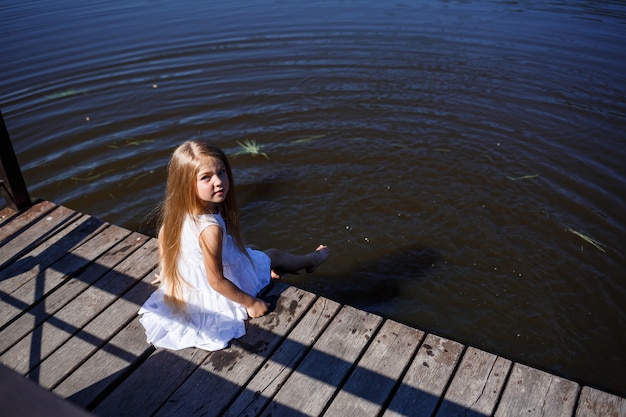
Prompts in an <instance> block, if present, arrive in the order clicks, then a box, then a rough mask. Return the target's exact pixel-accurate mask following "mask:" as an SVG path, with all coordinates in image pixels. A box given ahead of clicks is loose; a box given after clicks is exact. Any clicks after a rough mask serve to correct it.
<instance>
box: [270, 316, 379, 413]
mask: <svg viewBox="0 0 626 417" xmlns="http://www.w3.org/2000/svg"><path fill="white" fill-rule="evenodd" d="M381 322H382V318H381V317H379V316H376V315H373V314H370V313H366V312H364V311H360V310H356V309H355V308H352V307H347V306H344V307H343V308H342V309H341V311H339V313H338V314H337V316H336V317H335V318H334V319H333V321H332V322H331V323H330V325H329V326H328V328H327V329H326V330H325V331H324V333H323V334H322V336H321V337H320V338H319V340H318V341H317V342H316V343H315V345H313V349H312V350H311V351H310V352H309V353H308V354H307V355H306V357H305V358H304V359H303V361H302V362H301V363H300V365H299V366H298V367H297V368H296V369H295V371H294V372H293V373H292V374H291V375H290V377H289V378H288V379H287V381H286V382H285V384H284V385H283V386H282V388H281V389H280V391H278V393H277V394H276V396H275V397H274V400H273V401H272V403H271V404H270V405H269V406H268V407H267V409H266V410H265V411H264V412H263V413H262V415H267V416H270V415H271V416H274V417H275V416H292V415H294V414H296V415H297V414H304V415H319V414H320V413H322V411H323V410H324V408H325V406H326V404H327V403H328V402H329V401H330V400H331V398H332V396H333V395H334V394H335V392H336V391H337V390H338V389H339V387H340V386H341V384H342V382H343V381H344V379H345V378H346V377H347V375H348V373H349V372H350V370H351V369H352V367H353V364H354V362H355V361H356V360H357V359H358V357H359V356H360V355H361V352H363V350H364V349H365V347H366V346H367V344H368V343H369V340H370V339H371V338H372V335H373V334H374V332H375V331H376V330H377V329H378V327H379V326H380V323H381Z"/></svg>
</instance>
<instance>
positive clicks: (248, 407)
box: [224, 297, 341, 416]
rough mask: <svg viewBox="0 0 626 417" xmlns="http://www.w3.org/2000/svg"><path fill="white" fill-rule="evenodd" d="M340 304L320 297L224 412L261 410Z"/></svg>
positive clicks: (251, 413) (240, 412)
mask: <svg viewBox="0 0 626 417" xmlns="http://www.w3.org/2000/svg"><path fill="white" fill-rule="evenodd" d="M340 308H341V305H340V304H339V303H336V302H334V301H331V300H329V299H327V298H323V297H320V298H318V299H317V300H316V301H315V303H314V304H313V306H311V308H310V309H309V311H307V313H306V315H305V316H304V317H303V318H302V320H300V322H299V323H298V324H297V325H296V327H295V328H294V329H293V330H292V331H291V333H289V335H288V336H287V339H286V340H284V341H283V342H282V343H281V344H280V346H279V347H278V349H277V350H276V352H274V354H273V355H272V356H271V357H270V358H269V360H268V361H267V362H266V363H265V365H264V366H263V367H262V368H261V369H259V371H258V372H257V373H256V374H255V375H254V377H253V378H252V380H251V381H250V382H249V383H248V385H247V386H246V389H245V390H244V391H243V392H242V393H241V394H240V395H239V396H238V397H237V399H236V400H235V402H234V403H233V404H232V405H231V406H230V407H229V408H228V410H226V411H225V413H224V415H225V416H246V415H251V416H252V415H257V414H258V413H260V411H261V410H263V409H264V408H265V407H266V406H267V404H269V402H270V400H271V399H272V398H273V397H274V395H275V394H276V393H277V392H278V390H279V389H280V387H281V386H283V385H284V383H285V381H286V380H287V378H288V377H289V375H291V372H293V370H294V369H295V368H296V366H297V365H298V363H300V361H301V360H302V358H303V357H304V355H305V354H306V353H307V352H308V351H309V349H310V348H311V346H313V343H315V341H316V340H317V339H318V337H319V335H320V334H321V333H322V331H323V330H324V329H325V328H326V326H327V325H328V323H329V322H330V320H331V319H332V318H333V317H334V316H335V314H336V313H337V311H339V309H340Z"/></svg>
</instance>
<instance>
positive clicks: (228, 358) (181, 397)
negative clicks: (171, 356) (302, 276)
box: [157, 283, 315, 416]
mask: <svg viewBox="0 0 626 417" xmlns="http://www.w3.org/2000/svg"><path fill="white" fill-rule="evenodd" d="M264 298H265V299H269V300H274V299H275V300H276V301H275V306H276V307H274V308H273V311H271V312H270V313H269V314H267V315H266V316H264V317H261V318H258V319H254V320H251V321H250V322H249V326H248V329H247V333H246V335H245V336H243V337H241V338H240V339H237V340H233V342H232V344H231V346H230V347H229V348H228V349H223V350H220V351H217V352H213V353H212V354H211V355H210V356H208V357H207V359H206V360H205V361H204V362H203V363H202V365H201V366H200V367H199V368H198V369H197V370H196V371H195V372H194V373H193V375H191V377H190V378H189V379H188V380H187V381H185V383H184V384H183V385H181V386H180V387H179V388H178V389H177V390H176V392H174V393H173V394H172V396H171V397H170V398H169V399H168V401H167V402H166V403H165V404H164V406H163V407H162V408H161V409H160V410H159V412H158V413H157V416H158V415H198V414H202V415H204V416H221V415H222V414H223V412H224V410H225V409H226V407H227V406H228V405H229V404H230V403H231V402H233V401H234V399H235V397H236V396H237V395H238V393H239V392H240V391H241V390H243V389H244V386H245V384H246V383H247V382H248V381H249V380H250V379H251V378H252V376H253V375H254V373H255V372H256V371H257V370H258V369H260V368H261V366H262V365H263V363H264V362H265V361H266V360H267V358H268V357H269V356H270V355H271V354H272V353H273V352H274V350H275V349H276V347H277V346H278V344H279V343H280V341H281V340H282V339H283V337H285V335H286V334H287V333H289V331H290V330H291V329H292V328H293V327H294V326H295V324H296V323H297V322H298V320H299V319H300V318H301V317H302V316H303V315H304V314H305V313H306V311H307V309H308V308H309V307H310V305H311V304H312V303H313V301H314V299H315V295H314V294H312V293H310V292H307V291H304V290H301V289H299V288H296V287H290V286H288V285H286V284H282V283H276V284H274V288H272V289H271V290H270V292H269V293H268V294H267V295H265V296H264ZM272 304H274V303H272Z"/></svg>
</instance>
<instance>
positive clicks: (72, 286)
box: [0, 226, 139, 353]
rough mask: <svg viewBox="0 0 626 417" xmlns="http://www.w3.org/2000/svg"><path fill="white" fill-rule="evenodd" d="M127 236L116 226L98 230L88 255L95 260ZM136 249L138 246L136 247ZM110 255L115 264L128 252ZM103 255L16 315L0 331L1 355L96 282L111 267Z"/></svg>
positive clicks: (126, 232) (109, 259)
mask: <svg viewBox="0 0 626 417" xmlns="http://www.w3.org/2000/svg"><path fill="white" fill-rule="evenodd" d="M129 233H130V232H129V231H128V230H126V229H122V228H120V227H117V226H111V227H108V228H106V229H105V230H103V231H102V233H100V234H98V235H97V236H95V237H94V238H93V239H91V245H90V246H92V248H94V250H95V251H94V252H92V253H91V254H90V255H91V256H93V257H94V258H97V257H98V256H99V252H100V251H104V250H107V248H109V246H111V245H114V244H115V243H117V242H119V241H120V240H121V239H124V238H125V237H127V235H128V234H129ZM133 240H134V239H133ZM132 243H135V242H131V244H132ZM86 245H87V244H85V245H83V246H82V247H81V249H84V247H86ZM125 245H126V246H129V244H128V242H126V244H125ZM129 247H130V246H129ZM136 247H139V245H137V246H136ZM114 252H115V254H116V255H117V256H116V263H119V262H120V261H121V260H122V259H123V256H125V255H128V252H126V251H120V249H119V248H118V249H117V250H115V251H114ZM106 255H107V254H106V253H105V255H104V256H103V257H102V259H98V260H97V261H96V262H94V263H92V264H91V265H89V266H88V267H87V268H86V269H85V270H84V271H83V272H82V273H80V274H78V275H77V276H76V277H72V278H70V279H69V280H68V281H67V282H66V283H65V285H63V286H62V287H61V288H59V289H58V290H57V291H55V292H54V293H52V294H51V295H50V296H49V297H46V298H44V299H43V300H41V301H39V302H38V303H36V304H35V305H34V306H33V307H32V308H30V309H29V310H28V313H27V314H24V315H22V316H20V317H19V318H17V319H16V320H15V321H13V322H12V323H11V324H9V325H8V326H6V327H5V328H4V329H2V331H0V353H4V352H5V351H6V350H8V349H9V348H10V347H11V346H12V345H14V344H15V343H17V342H18V341H19V340H20V339H21V338H22V337H24V336H25V335H27V334H28V333H30V332H31V331H33V329H35V328H36V327H37V326H39V325H41V324H42V323H43V322H44V321H46V320H47V319H48V318H50V317H51V316H52V315H53V314H55V313H56V312H57V311H59V310H60V309H61V308H62V307H63V306H65V305H66V304H67V303H69V302H70V301H71V300H72V299H73V298H74V297H76V296H77V295H78V294H80V293H81V292H82V291H84V290H85V289H86V288H88V287H89V285H91V284H93V283H94V282H95V281H96V280H97V279H99V278H100V277H102V276H103V275H104V274H105V273H106V272H107V271H108V270H109V269H110V268H112V267H113V266H115V264H111V263H110V261H111V260H112V257H111V256H106Z"/></svg>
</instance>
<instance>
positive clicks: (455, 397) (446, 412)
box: [437, 347, 511, 417]
mask: <svg viewBox="0 0 626 417" xmlns="http://www.w3.org/2000/svg"><path fill="white" fill-rule="evenodd" d="M510 368H511V361H509V360H507V359H503V358H501V357H499V356H496V355H493V354H491V353H487V352H485V351H482V350H479V349H476V348H473V347H470V348H468V349H467V351H466V352H465V354H464V355H463V359H462V360H461V364H460V365H459V369H458V370H457V372H456V373H455V375H454V377H453V379H452V383H451V384H450V387H448V390H447V391H446V394H445V397H444V400H443V403H442V404H441V407H440V408H439V410H438V411H437V417H455V416H459V417H463V416H469V415H475V416H483V415H486V416H490V415H492V414H493V412H494V410H495V408H496V403H497V402H498V398H500V394H501V392H502V389H503V388H504V383H505V381H506V377H507V375H508V373H509V370H510Z"/></svg>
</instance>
